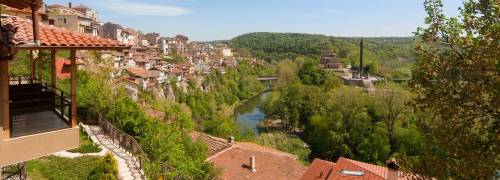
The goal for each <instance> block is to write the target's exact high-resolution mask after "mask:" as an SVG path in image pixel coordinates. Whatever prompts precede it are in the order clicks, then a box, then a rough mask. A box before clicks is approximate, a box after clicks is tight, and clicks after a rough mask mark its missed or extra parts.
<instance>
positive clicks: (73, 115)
mask: <svg viewBox="0 0 500 180" xmlns="http://www.w3.org/2000/svg"><path fill="white" fill-rule="evenodd" d="M70 54H71V55H70V60H71V127H73V128H74V127H76V117H77V115H76V50H71V53H70Z"/></svg>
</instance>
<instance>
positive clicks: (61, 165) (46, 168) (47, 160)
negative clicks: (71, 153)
mask: <svg viewBox="0 0 500 180" xmlns="http://www.w3.org/2000/svg"><path fill="white" fill-rule="evenodd" d="M101 159H102V158H101V157H91V156H84V157H80V158H74V159H70V158H61V157H56V156H48V157H43V158H39V159H36V160H31V161H28V163H27V170H28V177H29V178H30V179H37V180H38V179H40V180H44V179H62V180H64V179H72V180H73V179H87V178H88V177H89V175H90V174H91V172H92V171H93V170H94V168H96V166H98V164H99V162H100V161H101Z"/></svg>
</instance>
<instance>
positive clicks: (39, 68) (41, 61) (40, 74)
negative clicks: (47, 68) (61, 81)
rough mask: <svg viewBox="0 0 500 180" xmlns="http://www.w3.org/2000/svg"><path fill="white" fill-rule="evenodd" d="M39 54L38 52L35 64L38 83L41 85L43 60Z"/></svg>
mask: <svg viewBox="0 0 500 180" xmlns="http://www.w3.org/2000/svg"><path fill="white" fill-rule="evenodd" d="M40 54H41V51H38V53H37V58H36V62H37V63H38V81H39V83H40V84H41V83H42V81H43V72H42V67H43V58H42V56H41V55H40Z"/></svg>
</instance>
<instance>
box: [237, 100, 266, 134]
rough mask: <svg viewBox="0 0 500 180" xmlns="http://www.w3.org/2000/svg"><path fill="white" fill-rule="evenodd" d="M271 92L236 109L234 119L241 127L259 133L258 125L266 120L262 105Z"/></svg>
mask: <svg viewBox="0 0 500 180" xmlns="http://www.w3.org/2000/svg"><path fill="white" fill-rule="evenodd" d="M269 93H270V91H265V92H263V93H260V94H259V95H256V96H254V97H252V98H250V99H248V100H247V101H245V102H243V103H242V104H241V105H240V106H238V107H236V108H235V109H234V117H235V119H236V122H237V123H238V125H239V126H240V127H244V128H248V129H252V130H253V131H254V132H255V133H256V134H258V133H259V129H258V128H257V125H259V123H260V121H262V120H264V119H265V118H266V115H265V114H264V112H263V111H262V104H263V103H264V101H265V100H266V99H267V97H268V96H269Z"/></svg>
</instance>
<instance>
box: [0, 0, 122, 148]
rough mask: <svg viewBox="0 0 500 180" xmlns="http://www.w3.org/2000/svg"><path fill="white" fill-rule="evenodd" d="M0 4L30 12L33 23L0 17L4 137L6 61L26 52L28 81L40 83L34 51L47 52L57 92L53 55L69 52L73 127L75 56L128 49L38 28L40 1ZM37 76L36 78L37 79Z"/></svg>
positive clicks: (6, 129)
mask: <svg viewBox="0 0 500 180" xmlns="http://www.w3.org/2000/svg"><path fill="white" fill-rule="evenodd" d="M0 2H1V3H2V4H4V5H7V6H10V7H14V8H18V9H24V8H31V9H32V13H33V16H32V17H33V18H34V19H33V20H29V19H23V18H21V17H14V16H7V15H2V16H1V18H0V19H1V26H0V96H1V104H2V106H1V108H0V114H1V118H2V127H3V132H4V133H2V134H3V135H4V137H0V138H2V139H8V138H10V136H9V134H10V133H9V132H10V129H9V127H10V116H9V101H10V100H9V67H8V61H9V60H14V59H15V57H16V55H17V52H18V51H20V50H28V51H29V52H30V57H29V58H30V59H29V62H30V71H31V79H38V80H42V73H41V68H42V63H43V61H42V59H43V58H41V57H34V53H33V52H34V51H40V50H48V51H50V60H51V62H50V63H51V67H52V72H51V82H50V86H51V87H52V88H56V71H55V69H56V68H55V64H56V62H55V61H56V53H57V52H58V51H62V50H65V51H70V62H71V66H70V69H71V70H70V72H71V73H70V74H71V92H70V97H71V106H70V107H71V118H70V119H71V123H70V124H71V127H75V126H76V117H77V113H76V112H77V107H76V92H77V89H76V81H77V77H76V72H77V64H76V60H77V57H76V52H77V50H123V49H129V48H130V47H129V46H127V45H125V44H122V43H120V42H118V41H114V40H109V39H103V38H99V37H94V36H91V35H86V34H81V33H78V32H73V31H69V30H65V29H61V28H56V27H52V26H48V25H44V24H39V20H38V19H37V18H36V17H38V16H37V14H36V13H37V10H38V9H39V8H40V6H41V4H42V0H1V1H0ZM37 65H38V75H35V69H36V66H37ZM36 76H38V77H36Z"/></svg>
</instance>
